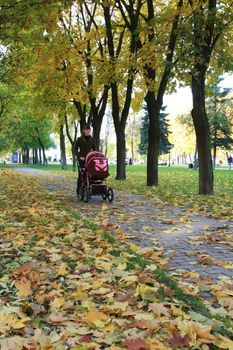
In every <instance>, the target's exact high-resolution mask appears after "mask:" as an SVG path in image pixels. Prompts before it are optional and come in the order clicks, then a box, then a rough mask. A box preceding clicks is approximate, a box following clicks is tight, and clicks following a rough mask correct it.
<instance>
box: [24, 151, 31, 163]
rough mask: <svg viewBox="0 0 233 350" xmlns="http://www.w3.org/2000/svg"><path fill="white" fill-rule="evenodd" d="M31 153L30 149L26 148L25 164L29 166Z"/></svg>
mask: <svg viewBox="0 0 233 350" xmlns="http://www.w3.org/2000/svg"><path fill="white" fill-rule="evenodd" d="M29 152H30V148H28V147H27V148H26V151H25V164H29Z"/></svg>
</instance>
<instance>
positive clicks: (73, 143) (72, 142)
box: [65, 114, 78, 171]
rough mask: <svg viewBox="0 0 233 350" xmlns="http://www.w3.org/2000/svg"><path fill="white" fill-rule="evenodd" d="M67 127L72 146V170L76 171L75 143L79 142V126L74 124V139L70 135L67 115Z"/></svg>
mask: <svg viewBox="0 0 233 350" xmlns="http://www.w3.org/2000/svg"><path fill="white" fill-rule="evenodd" d="M65 125H66V135H67V137H68V140H69V141H70V145H71V153H72V170H73V171H76V155H75V152H74V146H75V143H76V140H77V134H78V126H77V123H76V122H74V138H72V136H71V134H70V129H69V123H68V118H67V114H65Z"/></svg>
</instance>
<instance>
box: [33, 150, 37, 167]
mask: <svg viewBox="0 0 233 350" xmlns="http://www.w3.org/2000/svg"><path fill="white" fill-rule="evenodd" d="M32 164H33V165H35V164H36V162H35V150H34V149H33V150H32Z"/></svg>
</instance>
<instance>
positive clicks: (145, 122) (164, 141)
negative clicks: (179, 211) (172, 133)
mask: <svg viewBox="0 0 233 350" xmlns="http://www.w3.org/2000/svg"><path fill="white" fill-rule="evenodd" d="M143 109H144V116H143V118H142V125H141V130H140V135H141V142H140V144H139V153H140V154H141V155H145V154H147V151H148V129H149V116H148V110H147V106H144V107H143ZM165 109H166V107H162V111H161V112H160V147H159V154H160V155H161V154H167V153H169V152H170V150H171V148H172V144H171V143H170V142H169V139H168V136H169V123H168V121H167V119H166V117H167V116H168V114H167V113H165V112H164V111H165Z"/></svg>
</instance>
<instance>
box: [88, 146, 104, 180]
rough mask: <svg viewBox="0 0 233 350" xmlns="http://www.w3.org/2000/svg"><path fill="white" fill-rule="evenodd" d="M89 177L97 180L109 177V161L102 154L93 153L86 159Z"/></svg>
mask: <svg viewBox="0 0 233 350" xmlns="http://www.w3.org/2000/svg"><path fill="white" fill-rule="evenodd" d="M86 169H87V171H88V175H89V176H90V177H91V178H95V179H104V178H106V177H108V176H109V172H108V159H107V158H106V157H105V156H104V155H103V154H102V153H101V152H96V151H94V152H91V153H89V154H88V155H87V157H86Z"/></svg>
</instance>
